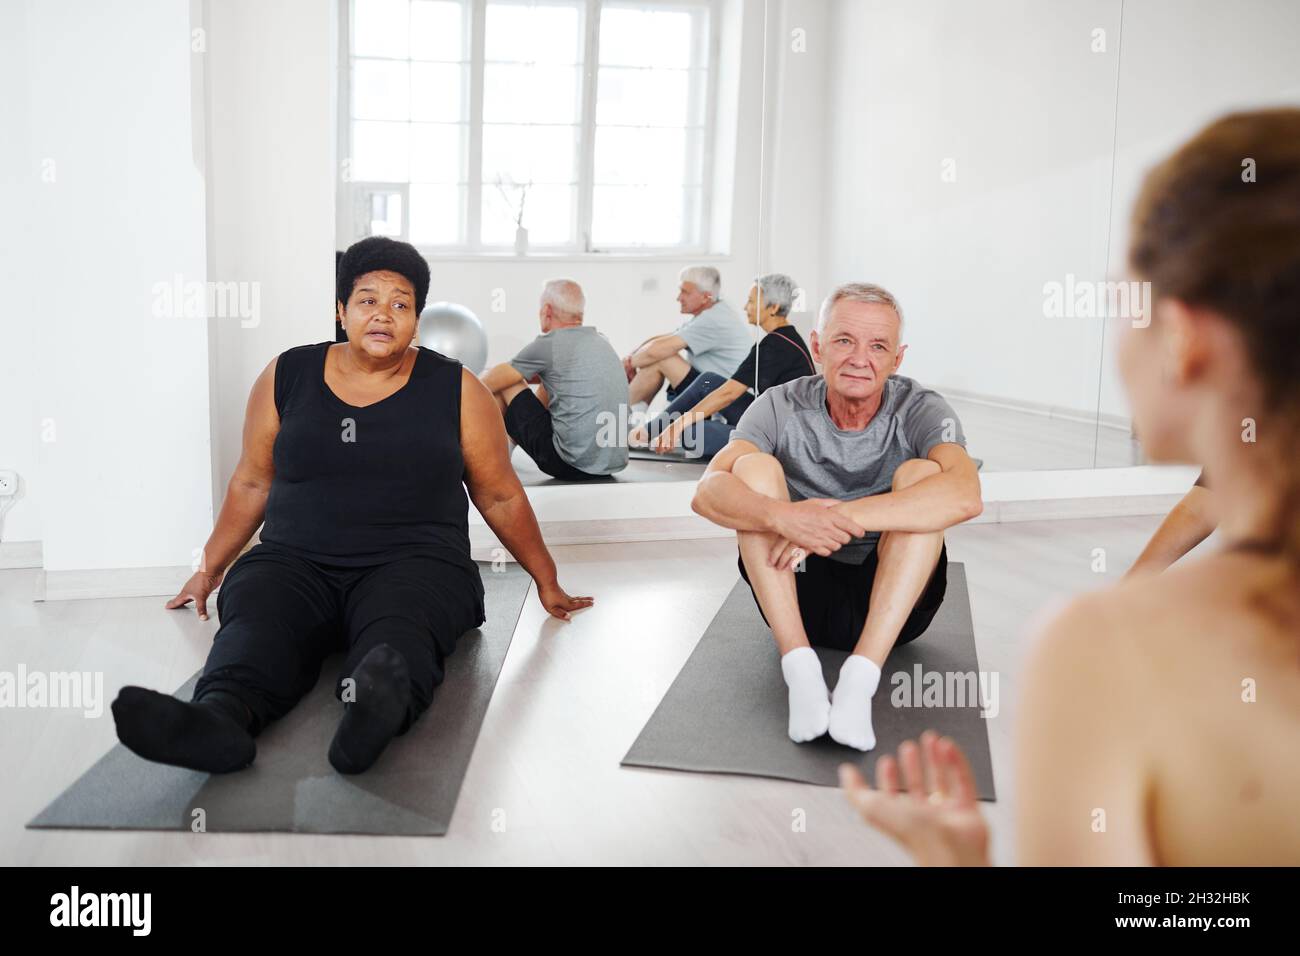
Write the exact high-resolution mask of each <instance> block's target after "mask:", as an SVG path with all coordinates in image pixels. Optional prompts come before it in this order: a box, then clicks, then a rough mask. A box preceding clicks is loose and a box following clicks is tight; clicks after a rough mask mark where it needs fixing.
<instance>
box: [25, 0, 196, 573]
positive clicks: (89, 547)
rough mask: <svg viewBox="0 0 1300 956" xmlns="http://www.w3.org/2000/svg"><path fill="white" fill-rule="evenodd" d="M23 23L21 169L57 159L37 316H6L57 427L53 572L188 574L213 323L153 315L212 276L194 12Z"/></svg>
mask: <svg viewBox="0 0 1300 956" xmlns="http://www.w3.org/2000/svg"><path fill="white" fill-rule="evenodd" d="M6 9H7V10H9V9H10V8H6ZM24 11H25V16H26V29H25V37H24V38H23V43H24V46H25V48H26V49H27V50H28V51H30V53H29V56H28V60H27V64H26V66H27V76H28V80H29V82H28V84H27V90H26V95H27V108H28V116H29V119H30V139H29V142H27V143H26V144H23V145H22V146H20V147H19V148H21V149H23V151H24V152H25V154H26V157H25V159H24V165H28V164H30V161H31V159H32V158H41V159H44V158H48V159H50V160H52V161H53V163H54V164H55V165H54V168H55V172H56V179H55V182H54V183H52V184H48V185H46V184H39V185H33V186H31V187H30V189H31V192H30V196H31V214H32V229H31V231H30V232H29V233H28V234H27V235H25V236H24V237H23V239H24V247H25V248H24V252H23V253H22V254H20V264H21V269H20V270H19V271H20V274H21V275H23V276H25V277H26V282H25V283H24V286H23V293H22V294H23V296H24V301H25V302H26V306H25V307H24V308H20V309H15V308H12V307H11V308H8V309H6V310H4V323H5V333H4V341H5V349H6V350H8V349H11V348H13V347H14V346H15V345H18V346H19V347H22V346H23V344H24V343H25V345H26V348H25V349H24V352H25V360H26V361H28V362H30V363H32V364H33V365H35V367H36V368H37V370H38V371H37V388H36V395H37V411H36V415H37V417H38V419H39V420H45V419H48V420H49V421H50V423H51V425H52V427H53V429H54V435H53V439H54V440H52V441H46V442H42V443H41V444H40V461H39V467H38V469H37V470H38V474H39V477H40V488H39V497H40V504H41V509H40V510H41V534H42V538H43V540H44V557H45V566H46V568H47V569H49V570H55V571H58V570H71V569H98V568H116V567H151V566H164V565H178V564H185V565H188V564H189V563H190V561H191V556H192V553H193V550H194V549H195V548H198V547H200V546H201V545H202V543H203V541H204V540H205V538H206V536H207V533H208V531H209V529H210V527H211V522H212V513H211V496H210V493H209V490H210V470H209V469H210V459H209V435H208V428H207V419H208V404H207V389H208V349H207V329H206V320H205V319H204V318H203V317H199V318H195V319H186V318H159V317H155V315H154V312H153V305H154V298H155V293H154V286H155V284H156V283H159V282H168V281H170V280H171V279H172V277H173V276H174V275H175V274H177V273H180V274H182V275H183V276H184V277H185V278H186V279H187V280H195V281H202V280H203V278H204V276H205V267H204V236H203V222H204V209H203V200H204V196H203V179H202V155H201V150H200V151H199V153H198V155H197V156H196V150H195V143H196V140H195V122H196V120H198V119H200V117H197V116H195V114H194V110H193V105H192V90H191V52H190V43H191V23H190V10H189V7H188V5H187V4H186V3H183V2H181V3H178V2H176V0H64V2H59V3H44V2H28V3H27V4H25V8H24ZM10 16H11V14H10V13H9V12H7V13H6V21H8V20H9V19H10ZM7 95H9V94H8V91H6V96H7ZM14 291H17V290H15V289H13V288H11V289H10V292H14Z"/></svg>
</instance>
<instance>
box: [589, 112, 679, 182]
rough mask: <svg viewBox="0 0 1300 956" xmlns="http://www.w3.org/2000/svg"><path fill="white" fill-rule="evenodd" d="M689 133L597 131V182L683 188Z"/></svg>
mask: <svg viewBox="0 0 1300 956" xmlns="http://www.w3.org/2000/svg"><path fill="white" fill-rule="evenodd" d="M686 172H687V168H686V131H685V130H681V129H654V128H649V129H639V128H635V127H623V126H604V127H601V128H599V129H597V130H596V182H598V183H601V184H608V185H616V184H625V185H637V184H653V185H660V186H669V185H675V186H680V185H682V184H683V183H684V182H685V181H686Z"/></svg>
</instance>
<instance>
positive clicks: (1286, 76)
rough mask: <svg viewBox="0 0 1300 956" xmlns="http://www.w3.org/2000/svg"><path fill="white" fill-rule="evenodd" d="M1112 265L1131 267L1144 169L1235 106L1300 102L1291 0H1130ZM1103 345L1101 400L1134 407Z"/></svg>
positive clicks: (1112, 407)
mask: <svg viewBox="0 0 1300 956" xmlns="http://www.w3.org/2000/svg"><path fill="white" fill-rule="evenodd" d="M1122 59H1123V63H1122V66H1121V71H1120V98H1119V134H1118V147H1117V151H1116V159H1115V191H1114V212H1115V215H1114V228H1113V230H1112V233H1111V259H1110V267H1111V270H1112V273H1113V274H1115V275H1121V274H1123V273H1124V270H1125V267H1126V256H1127V250H1128V235H1129V229H1128V222H1129V213H1130V211H1131V210H1132V208H1133V203H1134V201H1135V200H1136V198H1137V192H1138V189H1139V187H1140V186H1141V183H1142V177H1143V176H1144V175H1145V174H1146V171H1147V170H1148V169H1149V168H1150V167H1151V166H1152V165H1154V164H1155V163H1157V162H1159V161H1160V160H1161V159H1163V158H1164V157H1165V156H1167V155H1168V154H1169V153H1171V152H1173V151H1174V150H1175V149H1176V148H1177V147H1178V146H1179V145H1181V144H1182V143H1183V142H1184V141H1186V140H1187V139H1190V138H1191V137H1192V136H1193V135H1195V134H1196V133H1197V132H1198V131H1199V130H1200V129H1201V128H1202V127H1203V126H1205V125H1206V124H1207V123H1209V122H1210V121H1212V120H1214V119H1215V118H1217V117H1219V116H1221V115H1223V114H1224V113H1229V112H1232V111H1234V110H1239V109H1252V108H1258V107H1263V106H1275V105H1288V106H1298V105H1300V4H1298V3H1296V2H1295V0H1238V2H1236V3H1232V4H1226V5H1225V4H1223V3H1219V2H1215V0H1129V2H1128V3H1127V4H1126V5H1125V7H1124V54H1123V58H1122ZM1114 356H1115V352H1114V348H1113V342H1108V343H1107V347H1106V352H1105V366H1104V376H1103V379H1102V393H1101V409H1102V411H1103V412H1117V413H1120V414H1128V403H1127V400H1126V398H1125V397H1124V395H1123V391H1122V389H1121V387H1120V381H1119V377H1118V375H1117V374H1116V371H1115V362H1114Z"/></svg>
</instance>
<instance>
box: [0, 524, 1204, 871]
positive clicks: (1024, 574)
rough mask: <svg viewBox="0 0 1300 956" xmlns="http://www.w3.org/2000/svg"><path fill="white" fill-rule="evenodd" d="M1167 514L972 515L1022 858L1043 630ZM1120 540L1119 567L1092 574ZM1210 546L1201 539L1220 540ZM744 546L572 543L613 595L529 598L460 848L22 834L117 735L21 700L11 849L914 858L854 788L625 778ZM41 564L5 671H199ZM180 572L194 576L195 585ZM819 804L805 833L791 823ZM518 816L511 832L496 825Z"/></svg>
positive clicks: (557, 857) (147, 616)
mask: <svg viewBox="0 0 1300 956" xmlns="http://www.w3.org/2000/svg"><path fill="white" fill-rule="evenodd" d="M1157 523H1158V519H1157V518H1155V517H1141V518H1115V519H1106V520H1086V521H1062V522H1040V523H1016V524H987V525H970V526H965V527H961V528H957V529H955V530H954V531H953V532H951V533H950V535H949V538H948V541H949V554H950V556H951V558H952V559H953V560H958V561H964V562H966V568H967V575H968V579H969V582H970V593H971V602H972V610H973V615H974V622H975V639H976V643H977V645H978V648H979V656H980V666H981V668H982V669H984V670H989V671H997V672H999V674H1000V677H999V680H1000V689H1001V700H1000V705H1001V713H1000V714H999V715H998V716H997V717H996V718H994V719H992V720H990V721H989V733H990V737H991V743H992V755H993V766H994V771H995V776H996V780H997V786H998V790H999V793H1000V794H1001V799H1000V800H999V801H998V802H997V803H996V804H986V805H985V810H986V813H987V814H988V817H989V819H990V820H991V822H992V825H993V828H994V847H995V855H996V859H997V860H998V861H999V862H1009V861H1010V860H1011V858H1012V844H1011V839H1012V833H1011V827H1010V825H1009V823H1010V820H1011V816H1012V812H1013V807H1014V797H1013V795H1012V794H1011V792H1010V788H1011V780H1012V768H1011V755H1010V753H1009V747H1008V744H1009V739H1010V731H1011V727H1012V726H1013V725H1014V720H1015V714H1014V697H1015V695H1016V692H1017V687H1016V678H1017V676H1018V674H1019V670H1020V664H1021V661H1022V659H1023V656H1024V650H1025V642H1026V623H1027V622H1028V621H1030V619H1031V618H1032V617H1033V616H1034V614H1035V612H1036V611H1038V610H1040V609H1041V608H1042V607H1043V606H1044V605H1046V604H1048V603H1049V602H1051V601H1053V600H1055V599H1058V598H1060V597H1062V596H1065V595H1069V594H1072V593H1075V592H1078V591H1081V590H1086V589H1089V588H1093V587H1097V586H1098V585H1100V584H1101V583H1103V581H1104V580H1105V579H1107V578H1114V577H1116V576H1117V575H1118V574H1119V573H1120V572H1122V570H1123V569H1124V568H1125V567H1127V566H1128V564H1129V562H1131V561H1132V559H1133V558H1134V557H1135V556H1136V554H1137V553H1138V551H1139V550H1140V548H1141V546H1142V544H1143V543H1144V541H1145V540H1146V538H1147V536H1148V535H1149V534H1150V533H1151V531H1152V530H1154V528H1155V526H1156V524H1157ZM1098 547H1100V548H1104V549H1105V550H1106V557H1107V562H1108V569H1107V573H1106V574H1098V573H1094V572H1093V570H1092V564H1093V549H1094V548H1098ZM1203 547H1204V546H1203ZM734 555H735V549H734V545H733V544H732V543H731V542H729V541H727V540H704V541H682V542H649V543H638V544H620V545H587V546H566V547H561V548H556V549H555V558H556V561H557V563H558V565H559V568H560V580H561V583H562V585H563V586H564V587H566V588H567V589H569V591H570V593H575V594H594V595H595V596H596V604H595V607H593V608H592V609H591V610H589V611H586V612H583V613H582V614H579V615H578V616H577V617H576V618H575V619H574V620H573V621H572V622H571V623H569V624H562V623H560V622H557V621H553V620H551V619H549V618H547V617H546V616H545V614H544V612H543V611H542V610H541V608H540V606H539V605H538V604H537V601H536V598H535V595H532V594H530V596H529V599H528V601H527V603H526V605H525V608H524V612H523V616H522V618H521V619H520V622H519V627H518V630H517V631H516V634H515V638H514V643H513V645H512V647H511V649H510V654H509V657H508V658H507V660H506V663H505V668H504V671H503V673H502V676H501V682H500V684H499V685H498V687H497V690H496V693H495V695H494V697H493V699H492V704H491V707H490V708H489V710H488V713H487V719H486V722H485V724H484V726H483V730H482V735H481V736H480V738H479V741H478V745H477V748H476V750H475V752H474V757H473V760H472V761H471V763H470V766H469V771H468V774H467V776H466V778H465V783H464V788H463V789H462V791H461V795H460V802H459V804H458V806H457V808H456V814H455V818H454V820H453V821H452V826H451V832H450V833H449V835H448V836H446V837H443V838H399V837H378V838H376V837H351V836H348V837H344V836H339V837H330V836H314V835H298V834H191V833H146V832H121V833H108V832H94V831H34V830H25V829H24V828H23V825H24V824H25V823H26V821H27V820H29V819H31V818H32V817H33V816H34V815H35V814H36V813H37V812H38V811H39V810H40V809H41V808H42V807H44V806H45V804H46V803H47V802H48V801H50V800H51V799H53V798H54V797H55V796H56V795H57V794H58V793H60V792H61V790H62V789H63V788H64V787H65V786H66V785H68V784H69V783H71V782H72V781H73V780H74V779H75V778H76V777H77V776H79V775H80V774H81V773H82V772H83V771H84V770H85V769H86V768H87V767H89V766H90V764H91V763H93V762H94V761H95V760H96V759H98V758H99V756H101V755H102V754H103V752H104V751H105V750H107V749H108V748H109V747H110V746H112V745H113V743H114V740H115V738H114V734H113V723H112V717H111V715H110V714H109V713H108V711H107V707H105V712H104V715H103V716H102V717H100V718H99V719H96V720H92V719H87V718H85V717H83V716H81V715H80V714H74V713H69V712H59V711H50V710H26V709H19V710H3V711H0V720H2V721H3V724H2V725H0V726H2V727H3V734H0V766H2V767H4V768H5V773H6V780H5V785H4V786H3V787H0V859H2V860H4V861H5V862H7V863H11V864H194V863H203V864H224V863H232V864H234V863H282V864H312V865H330V864H349V865H359V864H360V865H364V864H412V863H419V864H504V863H512V864H614V865H645V864H687V865H691V864H823V865H840V864H899V863H903V862H905V857H904V856H903V854H902V853H901V852H900V851H899V850H898V849H897V848H896V847H894V846H893V845H892V844H891V843H890V842H889V841H888V840H887V839H885V838H883V837H881V836H879V835H877V834H875V833H873V832H871V831H869V830H868V829H866V828H865V827H864V826H862V825H861V824H860V823H859V822H858V821H857V819H856V818H855V817H854V816H853V814H852V813H851V812H850V810H849V808H848V807H847V805H846V804H845V803H844V801H843V799H842V797H841V796H840V794H839V792H838V791H837V790H834V789H830V788H822V787H815V786H810V785H805V784H796V783H787V782H782V781H774V780H762V779H758V778H751V777H728V776H721V775H703V774H688V773H672V772H664V771H651V770H633V769H623V768H621V767H619V760H620V759H621V758H622V756H623V755H624V753H625V752H626V751H627V749H628V747H629V746H630V744H631V743H632V741H633V739H634V738H635V737H636V735H637V733H638V732H639V731H640V729H641V727H642V726H643V725H644V723H645V721H646V719H647V718H648V717H649V716H650V714H651V712H652V711H653V710H654V708H655V706H656V705H657V704H658V702H659V700H660V698H661V697H662V695H663V694H664V692H665V691H666V690H667V688H668V686H669V684H671V683H672V681H673V679H674V677H675V676H676V675H677V672H678V670H679V669H680V668H681V666H682V664H683V663H684V662H685V660H686V658H687V656H688V655H689V654H690V652H691V650H692V648H693V647H694V646H695V643H696V642H697V641H698V640H699V637H700V635H701V634H702V633H703V631H704V629H705V627H706V625H707V624H708V623H709V620H710V619H711V618H712V616H713V614H714V612H715V611H716V610H717V609H718V607H719V606H720V605H721V603H722V601H723V599H724V598H725V597H726V595H727V592H728V590H729V589H730V587H731V585H732V584H733V583H734V581H735V579H736V569H735V561H734ZM35 574H36V572H34V571H0V669H2V670H13V669H15V668H16V667H17V665H18V664H19V663H22V664H25V665H26V666H27V668H28V669H29V670H45V671H58V670H74V669H75V670H81V671H95V670H102V671H103V672H104V684H105V686H104V692H105V697H106V699H107V700H109V701H111V700H112V698H113V697H114V696H115V695H116V692H117V690H118V688H119V687H120V686H122V685H123V684H128V683H132V684H142V685H145V686H150V687H156V688H163V689H167V690H172V689H174V688H175V687H177V686H179V685H180V684H181V683H182V682H183V681H184V680H185V679H186V678H187V677H188V676H189V675H190V674H192V673H193V672H194V671H195V670H196V669H198V668H199V667H200V666H201V665H202V663H203V659H204V656H205V654H206V651H207V648H208V645H209V644H210V642H211V637H212V634H213V632H214V631H215V630H216V622H215V620H214V621H210V622H207V623H201V622H199V621H198V620H197V618H196V617H195V615H194V614H193V613H192V612H185V613H181V612H167V611H164V610H163V609H162V603H163V602H162V600H160V599H155V598H139V599H136V598H130V599H117V600H104V601H67V602H55V603H47V604H33V603H32V602H31V600H30V596H31V589H32V586H33V583H34V577H35ZM179 583H180V582H178V584H179ZM796 809H802V810H803V811H804V812H805V813H806V818H807V829H806V832H801V833H796V832H792V826H791V821H792V814H793V813H794V811H795V810H796ZM494 820H497V821H502V820H503V821H504V824H505V826H504V830H503V831H501V830H500V827H498V828H497V829H494V827H493V822H494Z"/></svg>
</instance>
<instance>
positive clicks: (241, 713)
mask: <svg viewBox="0 0 1300 956" xmlns="http://www.w3.org/2000/svg"><path fill="white" fill-rule="evenodd" d="M193 703H195V704H198V705H199V706H200V707H212V708H214V709H216V710H219V711H221V713H223V714H225V715H226V716H227V717H229V718H230V719H231V720H233V721H234V722H235V723H237V724H239V726H241V727H243V728H244V729H245V730H251V728H252V726H253V712H252V711H251V710H249V709H248V705H247V704H245V703H244V702H243V701H242V700H240V699H239V698H238V697H236V696H235V695H234V694H232V693H230V692H229V691H224V690H210V691H208V692H207V693H205V694H204V695H203V696H202V697H196V698H195V699H194V701H193Z"/></svg>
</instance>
